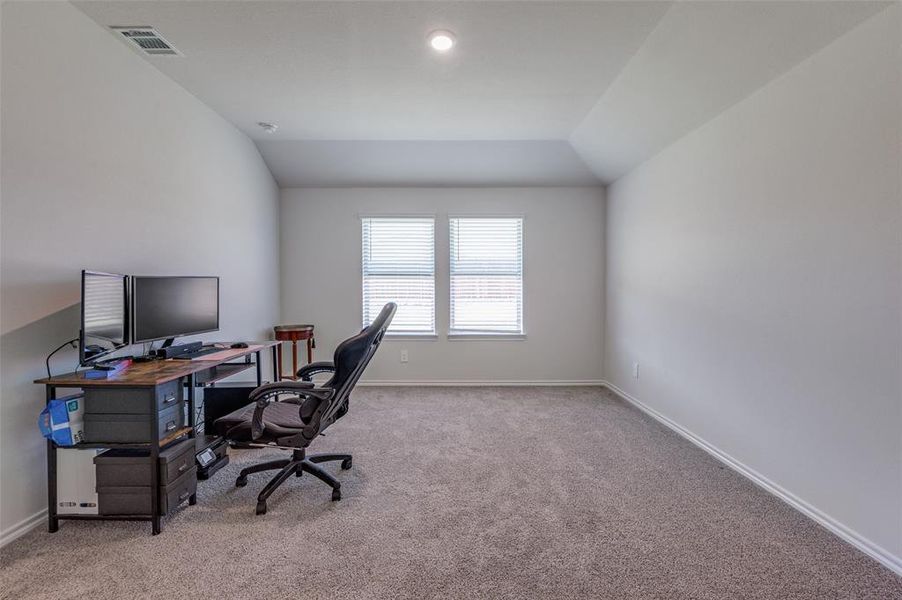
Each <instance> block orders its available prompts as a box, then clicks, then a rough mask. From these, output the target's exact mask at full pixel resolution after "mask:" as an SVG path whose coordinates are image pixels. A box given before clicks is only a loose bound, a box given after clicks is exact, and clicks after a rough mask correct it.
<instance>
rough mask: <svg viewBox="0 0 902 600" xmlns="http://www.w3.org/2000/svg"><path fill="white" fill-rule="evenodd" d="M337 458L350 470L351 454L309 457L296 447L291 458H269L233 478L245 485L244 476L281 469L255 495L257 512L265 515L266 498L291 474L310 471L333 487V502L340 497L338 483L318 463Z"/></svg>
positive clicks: (243, 470) (242, 485)
mask: <svg viewBox="0 0 902 600" xmlns="http://www.w3.org/2000/svg"><path fill="white" fill-rule="evenodd" d="M336 460H340V461H341V468H342V469H343V470H345V471H346V470H348V469H350V468H351V465H352V464H353V463H352V461H353V458H352V457H351V455H350V454H311V455H310V456H306V451H305V450H304V449H303V448H299V449H296V450H294V451H293V452H292V455H291V458H282V459H279V460H271V461H269V462H265V463H260V464H256V465H251V466H250V467H245V468H244V469H242V470H241V473H240V474H239V475H238V479H236V480H235V486H236V487H244V486H246V485H247V476H248V475H251V474H252V473H262V472H263V471H272V470H273V469H280V470H279V472H278V473H277V474H276V476H275V477H273V478H272V479H270V481H269V483H267V484H266V487H264V488H263V490H262V491H261V492H260V495H259V496H257V514H258V515H265V514H266V500H267V499H268V498H269V497H270V496H271V495H272V493H273V492H274V491H276V490H277V489H278V488H279V486H280V485H282V484H283V483H285V482H286V481H287V480H288V479H289V478H290V477H291V476H292V475H294V476H296V477H300V476H302V475H303V474H304V473H310V474H311V475H313V476H314V477H316V478H317V479H319V480H321V481H323V482H325V483H326V485H328V486H329V487H331V488H332V501H333V502H335V501H338V500H341V482H339V481H338V480H337V479H335V478H334V477H333V476H332V475H330V474H329V473H328V472H326V470H325V469H323V468H322V467H320V466H319V463H324V462H332V461H336Z"/></svg>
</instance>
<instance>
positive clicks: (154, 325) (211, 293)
mask: <svg viewBox="0 0 902 600" xmlns="http://www.w3.org/2000/svg"><path fill="white" fill-rule="evenodd" d="M218 329H219V277H133V278H132V332H133V336H132V342H133V343H140V342H150V341H153V340H162V339H166V338H174V337H178V336H181V335H192V334H195V333H205V332H208V331H217V330H218Z"/></svg>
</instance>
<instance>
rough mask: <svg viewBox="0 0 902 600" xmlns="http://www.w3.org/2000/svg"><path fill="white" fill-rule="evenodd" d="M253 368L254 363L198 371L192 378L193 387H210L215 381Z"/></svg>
mask: <svg viewBox="0 0 902 600" xmlns="http://www.w3.org/2000/svg"><path fill="white" fill-rule="evenodd" d="M253 367H255V364H254V363H224V364H221V365H216V366H215V367H212V368H210V369H207V370H206V371H200V372H198V373H197V374H195V376H194V385H196V386H197V387H203V386H205V385H210V384H211V383H216V382H217V381H222V380H223V379H225V378H227V377H231V376H232V375H237V374H238V373H241V372H242V371H247V370H248V369H251V368H253Z"/></svg>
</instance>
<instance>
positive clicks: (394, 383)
mask: <svg viewBox="0 0 902 600" xmlns="http://www.w3.org/2000/svg"><path fill="white" fill-rule="evenodd" d="M357 385H359V386H364V387H549V386H551V387H567V386H570V387H604V385H605V381H604V380H603V379H574V380H562V379H544V380H543V379H533V380H505V379H491V380H490V379H463V380H455V379H426V380H421V381H415V380H410V379H382V380H368V381H365V380H362V381H360V382H359V383H358V384H357Z"/></svg>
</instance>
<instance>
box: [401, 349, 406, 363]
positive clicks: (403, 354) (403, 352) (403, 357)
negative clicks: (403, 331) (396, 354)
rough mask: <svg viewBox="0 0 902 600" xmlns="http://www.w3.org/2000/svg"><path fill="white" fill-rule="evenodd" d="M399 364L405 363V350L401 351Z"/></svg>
mask: <svg viewBox="0 0 902 600" xmlns="http://www.w3.org/2000/svg"><path fill="white" fill-rule="evenodd" d="M401 362H402V363H406V362H407V349H406V348H405V349H404V350H401Z"/></svg>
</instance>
